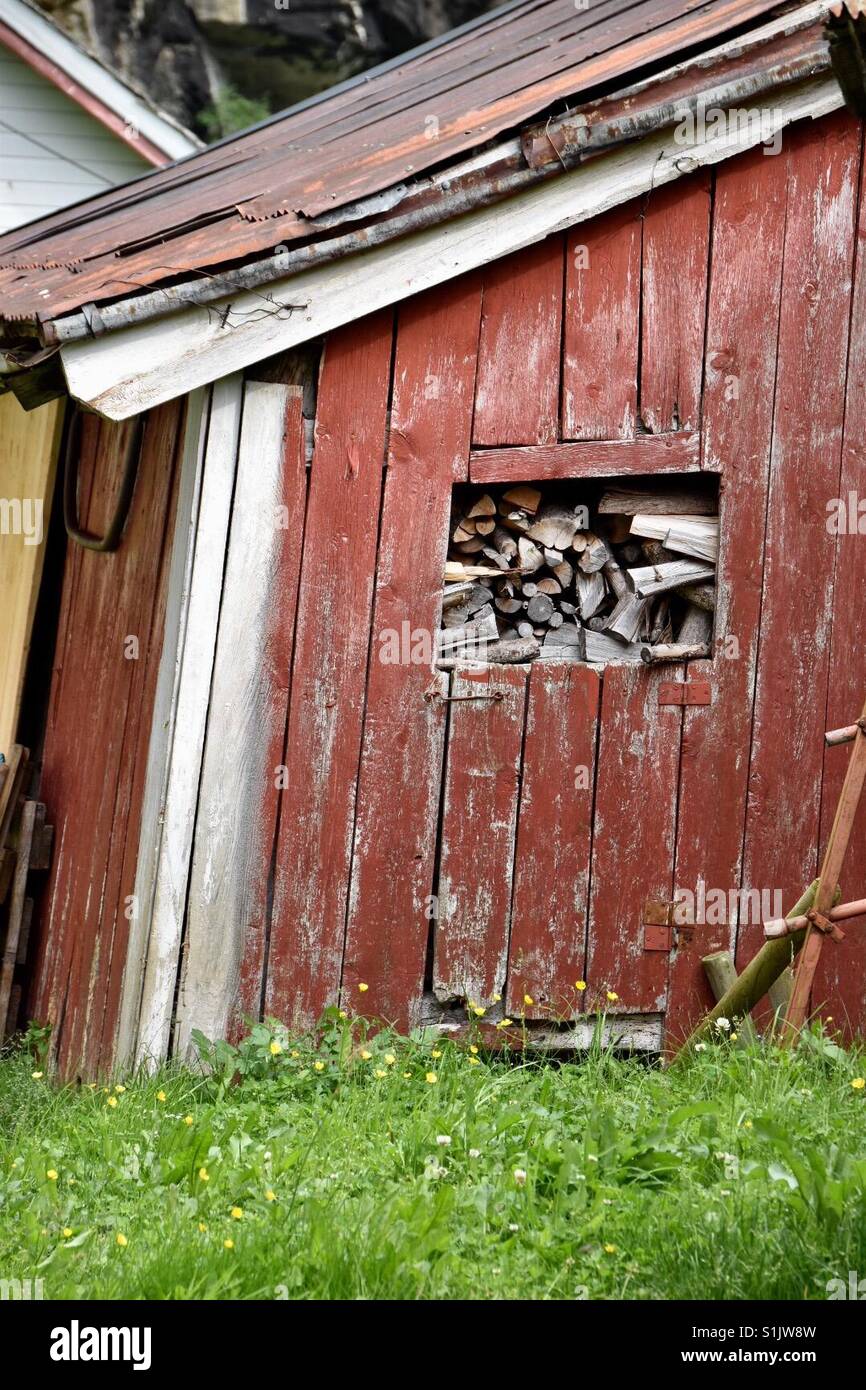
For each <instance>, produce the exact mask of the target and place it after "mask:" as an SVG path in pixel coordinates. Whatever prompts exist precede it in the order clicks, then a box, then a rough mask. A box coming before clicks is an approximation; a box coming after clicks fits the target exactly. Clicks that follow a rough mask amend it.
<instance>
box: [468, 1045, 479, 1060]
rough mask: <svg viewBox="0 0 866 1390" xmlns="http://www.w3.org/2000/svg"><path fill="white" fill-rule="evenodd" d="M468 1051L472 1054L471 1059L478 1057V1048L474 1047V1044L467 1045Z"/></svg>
mask: <svg viewBox="0 0 866 1390" xmlns="http://www.w3.org/2000/svg"><path fill="white" fill-rule="evenodd" d="M469 1051H470V1052H471V1053H472V1055H473V1057H477V1056H478V1048H477V1047H476V1046H475V1043H470V1044H469Z"/></svg>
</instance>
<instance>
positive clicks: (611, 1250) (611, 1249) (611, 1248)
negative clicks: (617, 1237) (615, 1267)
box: [604, 1245, 616, 1255]
mask: <svg viewBox="0 0 866 1390" xmlns="http://www.w3.org/2000/svg"><path fill="white" fill-rule="evenodd" d="M604 1253H605V1254H606V1255H615V1254H616V1246H615V1245H606V1246H605V1247H604Z"/></svg>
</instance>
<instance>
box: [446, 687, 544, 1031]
mask: <svg viewBox="0 0 866 1390" xmlns="http://www.w3.org/2000/svg"><path fill="white" fill-rule="evenodd" d="M526 686H527V672H526V671H525V670H524V669H522V668H520V667H518V666H514V667H509V666H490V667H488V668H480V667H476V668H474V669H472V668H467V669H464V670H459V669H458V670H457V671H455V673H454V677H453V679H452V682H451V692H450V693H451V696H452V697H453V698H454V703H452V705H451V717H450V723H449V728H448V753H447V764H446V773H445V795H444V798H443V803H442V837H441V846H442V848H441V852H440V863H439V883H438V888H437V898H438V917H437V921H436V939H435V955H434V961H433V993H434V994H435V995H436V998H437V999H439V1000H440V1001H441V1002H443V1003H446V1002H448V1001H450V1000H455V999H465V1000H468V1001H470V1002H471V1003H476V1004H482V1003H483V1004H484V1005H487V1004H488V1003H489V1002H490V1000H491V997H492V996H493V995H494V994H499V995H501V994H502V993H503V991H504V989H505V969H506V962H507V958H508V930H509V923H510V919H511V888H512V874H513V869H514V843H515V836H516V832H517V803H518V790H519V782H520V762H521V748H522V743H523V724H524V715H525V709H526ZM493 695H499V696H500V697H501V698H500V699H498V700H493V699H484V698H480V699H474V698H468V697H471V696H493Z"/></svg>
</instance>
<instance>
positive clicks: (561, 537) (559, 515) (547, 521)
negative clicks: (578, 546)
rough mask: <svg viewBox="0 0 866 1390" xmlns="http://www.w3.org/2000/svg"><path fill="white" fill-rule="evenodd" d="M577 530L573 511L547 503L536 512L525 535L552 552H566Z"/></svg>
mask: <svg viewBox="0 0 866 1390" xmlns="http://www.w3.org/2000/svg"><path fill="white" fill-rule="evenodd" d="M577 529H578V525H577V518H576V517H575V515H574V512H573V511H571V512H570V511H569V510H568V508H567V507H559V506H556V505H555V504H553V503H547V504H546V505H545V506H544V507H542V508H541V509H540V511H539V512H538V515H537V516H536V518H535V521H534V522H533V523H532V525H531V526H530V528H529V531H528V533H527V534H528V535H529V536H530V537H531V539H532V540H534V541H538V543H539V545H543V546H548V547H550V548H551V549H553V550H567V549H568V547H569V546H570V545H571V542H572V540H573V539H574V533H575V531H576V530H577Z"/></svg>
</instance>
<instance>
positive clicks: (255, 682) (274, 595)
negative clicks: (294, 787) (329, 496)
mask: <svg viewBox="0 0 866 1390" xmlns="http://www.w3.org/2000/svg"><path fill="white" fill-rule="evenodd" d="M305 501H306V467H305V463H304V422H303V416H302V413H301V387H300V386H286V385H283V384H282V383H279V382H261V381H247V382H246V384H245V386H244V395H243V421H242V425H241V434H240V442H239V446H238V463H237V477H236V482H235V492H234V501H233V505H232V516H231V530H230V534H229V544H228V556H227V559H226V569H225V580H224V584H223V597H222V604H221V606H220V615H219V636H218V639H217V647H216V657H215V660H214V667H213V683H212V686H211V700H210V712H209V717H208V725H207V738H206V742H205V749H204V757H203V760H202V771H201V784H200V787H199V794H198V811H197V816H196V825H195V841H194V849H193V857H192V867H191V871H190V886H189V902H188V906H187V919H186V939H185V943H184V952H183V962H182V970H181V976H180V989H179V992H178V999H177V1010H176V1022H175V1043H174V1051H175V1052H176V1053H177V1054H178V1055H180V1056H183V1055H185V1054H186V1053H187V1052H188V1050H189V1049H190V1035H191V1032H192V1030H193V1029H194V1028H200V1029H201V1030H202V1032H203V1033H204V1034H205V1036H206V1037H209V1038H221V1037H226V1036H229V1037H235V1036H236V1035H237V1033H238V1031H239V1030H242V1028H243V1020H244V1018H245V1017H247V1018H248V1017H250V1016H252V1017H254V1018H255V1017H257V1016H258V1012H259V1007H260V1002H261V992H262V974H263V968H264V956H265V936H266V927H267V914H268V879H269V875H270V870H271V857H272V852H273V843H274V833H275V830H276V820H277V802H278V798H279V795H280V793H279V791H278V787H277V778H278V768H279V766H280V765H281V764H282V757H283V744H284V739H285V732H286V713H287V704H288V689H289V671H290V669H291V656H292V637H293V632H294V619H295V602H296V595H297V589H298V571H299V568H300V555H301V539H302V536H303V522H304V504H305Z"/></svg>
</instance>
